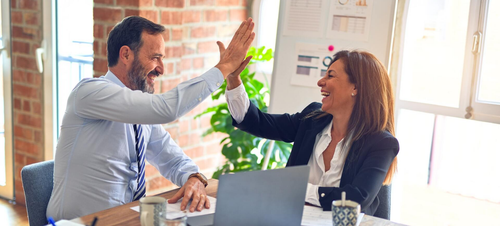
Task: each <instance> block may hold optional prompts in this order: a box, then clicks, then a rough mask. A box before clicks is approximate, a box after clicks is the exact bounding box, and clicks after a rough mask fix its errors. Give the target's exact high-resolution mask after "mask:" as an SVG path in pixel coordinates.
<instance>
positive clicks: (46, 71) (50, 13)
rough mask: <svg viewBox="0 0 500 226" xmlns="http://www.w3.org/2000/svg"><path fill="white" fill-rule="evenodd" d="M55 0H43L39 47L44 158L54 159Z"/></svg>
mask: <svg viewBox="0 0 500 226" xmlns="http://www.w3.org/2000/svg"><path fill="white" fill-rule="evenodd" d="M55 5H56V4H55V0H47V1H43V5H42V7H43V41H42V46H41V47H40V48H41V50H42V51H43V54H42V56H43V57H42V58H43V106H44V108H43V120H44V123H43V133H44V160H51V159H54V154H55V145H54V144H56V143H57V136H56V135H55V132H56V131H57V128H54V122H55V121H56V119H55V117H56V115H55V112H57V111H56V110H55V109H54V108H55V107H56V105H55V103H56V101H55V97H56V95H54V92H55V90H54V88H55V87H56V86H55V84H54V83H55V79H54V78H55V73H56V71H57V69H56V59H55V56H54V53H56V51H55V48H56V45H55V42H56V26H55V13H56V10H55Z"/></svg>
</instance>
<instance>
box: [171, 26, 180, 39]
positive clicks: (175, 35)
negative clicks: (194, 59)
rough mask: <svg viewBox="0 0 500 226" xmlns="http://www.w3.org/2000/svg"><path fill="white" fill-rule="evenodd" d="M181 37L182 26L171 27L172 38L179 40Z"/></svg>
mask: <svg viewBox="0 0 500 226" xmlns="http://www.w3.org/2000/svg"><path fill="white" fill-rule="evenodd" d="M181 39H182V28H172V40H173V41H179V40H181Z"/></svg>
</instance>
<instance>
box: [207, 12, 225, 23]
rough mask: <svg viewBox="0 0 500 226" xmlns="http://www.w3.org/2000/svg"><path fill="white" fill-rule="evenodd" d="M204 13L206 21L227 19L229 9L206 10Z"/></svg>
mask: <svg viewBox="0 0 500 226" xmlns="http://www.w3.org/2000/svg"><path fill="white" fill-rule="evenodd" d="M203 13H204V18H205V21H206V22H214V21H226V20H227V10H205V12H203Z"/></svg>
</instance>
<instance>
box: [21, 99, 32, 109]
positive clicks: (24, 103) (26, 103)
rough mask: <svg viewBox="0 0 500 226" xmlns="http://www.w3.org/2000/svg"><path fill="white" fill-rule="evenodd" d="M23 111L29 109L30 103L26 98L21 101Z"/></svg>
mask: <svg viewBox="0 0 500 226" xmlns="http://www.w3.org/2000/svg"><path fill="white" fill-rule="evenodd" d="M23 111H27V112H30V111H31V104H30V102H29V101H28V100H25V101H24V102H23Z"/></svg>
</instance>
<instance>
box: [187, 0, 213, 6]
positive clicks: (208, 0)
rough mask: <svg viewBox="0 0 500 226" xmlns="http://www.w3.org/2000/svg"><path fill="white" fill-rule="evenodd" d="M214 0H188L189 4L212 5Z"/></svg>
mask: <svg viewBox="0 0 500 226" xmlns="http://www.w3.org/2000/svg"><path fill="white" fill-rule="evenodd" d="M214 4H215V0H189V5H190V6H213V5H214Z"/></svg>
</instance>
